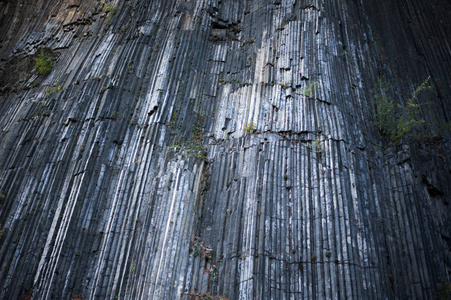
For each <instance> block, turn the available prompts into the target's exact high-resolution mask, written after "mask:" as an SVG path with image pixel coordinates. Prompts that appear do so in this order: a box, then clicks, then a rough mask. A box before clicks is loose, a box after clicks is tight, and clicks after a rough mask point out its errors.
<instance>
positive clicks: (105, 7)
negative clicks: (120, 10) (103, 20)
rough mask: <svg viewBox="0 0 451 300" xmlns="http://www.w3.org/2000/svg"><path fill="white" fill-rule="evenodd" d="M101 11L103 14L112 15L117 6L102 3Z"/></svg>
mask: <svg viewBox="0 0 451 300" xmlns="http://www.w3.org/2000/svg"><path fill="white" fill-rule="evenodd" d="M102 9H103V11H104V12H106V13H110V14H112V15H114V14H115V13H116V11H117V5H114V4H112V3H104V4H103V7H102Z"/></svg>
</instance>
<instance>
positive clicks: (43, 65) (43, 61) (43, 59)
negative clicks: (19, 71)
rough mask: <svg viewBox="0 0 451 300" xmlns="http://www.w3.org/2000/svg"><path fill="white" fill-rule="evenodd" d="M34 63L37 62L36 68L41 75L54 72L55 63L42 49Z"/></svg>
mask: <svg viewBox="0 0 451 300" xmlns="http://www.w3.org/2000/svg"><path fill="white" fill-rule="evenodd" d="M34 62H35V64H34V68H35V69H36V71H37V72H38V73H39V74H41V75H47V74H49V73H50V72H51V71H52V68H53V61H52V59H51V58H50V57H49V56H47V55H46V54H45V53H44V50H43V49H41V51H40V52H39V54H38V57H36V58H35V60H34Z"/></svg>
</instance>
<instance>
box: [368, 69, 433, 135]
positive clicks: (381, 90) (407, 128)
mask: <svg viewBox="0 0 451 300" xmlns="http://www.w3.org/2000/svg"><path fill="white" fill-rule="evenodd" d="M429 79H430V77H428V78H426V80H425V81H423V83H422V84H421V85H420V86H419V87H418V88H416V89H415V91H414V92H413V93H412V96H411V97H410V98H409V99H407V101H406V105H405V106H402V105H400V104H398V105H395V104H394V103H393V100H392V99H391V98H390V96H388V90H389V85H388V82H387V81H386V80H385V79H384V78H383V77H379V78H378V82H377V89H376V91H377V92H375V93H374V96H373V98H372V101H371V102H372V104H373V116H374V118H375V120H374V121H373V123H374V125H375V126H376V127H377V128H378V129H379V131H380V132H381V133H382V134H384V135H386V136H388V138H389V139H390V140H392V141H393V142H395V143H398V142H400V141H401V140H402V139H409V138H419V137H421V136H422V132H421V131H422V129H423V125H424V123H425V120H424V119H422V118H421V106H422V105H425V104H417V103H416V102H417V100H418V96H419V94H420V93H422V92H424V91H427V90H430V89H431V88H432V87H431V86H429V85H428V81H429Z"/></svg>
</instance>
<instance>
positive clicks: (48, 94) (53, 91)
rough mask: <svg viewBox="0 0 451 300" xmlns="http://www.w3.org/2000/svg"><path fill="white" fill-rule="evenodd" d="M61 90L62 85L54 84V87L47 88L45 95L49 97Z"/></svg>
mask: <svg viewBox="0 0 451 300" xmlns="http://www.w3.org/2000/svg"><path fill="white" fill-rule="evenodd" d="M59 91H61V86H60V85H59V86H53V87H49V88H48V89H46V90H45V96H46V97H49V96H50V95H52V94H54V93H56V92H59Z"/></svg>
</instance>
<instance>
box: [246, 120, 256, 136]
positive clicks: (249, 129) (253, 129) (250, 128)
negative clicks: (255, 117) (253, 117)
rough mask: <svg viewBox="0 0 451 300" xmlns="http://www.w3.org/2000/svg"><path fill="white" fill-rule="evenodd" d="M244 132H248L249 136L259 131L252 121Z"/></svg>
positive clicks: (247, 124)
mask: <svg viewBox="0 0 451 300" xmlns="http://www.w3.org/2000/svg"><path fill="white" fill-rule="evenodd" d="M243 130H244V132H247V133H249V134H253V133H255V132H256V131H257V129H256V128H255V124H254V122H252V121H251V122H250V123H246V124H244V126H243Z"/></svg>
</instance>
